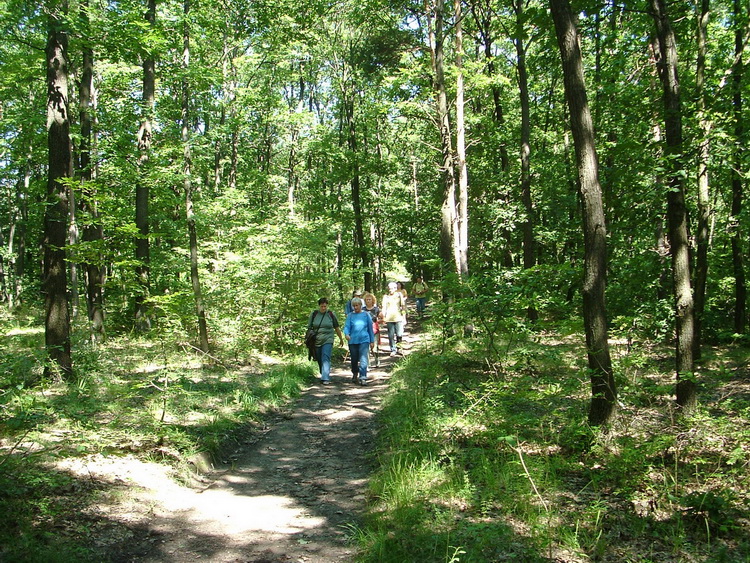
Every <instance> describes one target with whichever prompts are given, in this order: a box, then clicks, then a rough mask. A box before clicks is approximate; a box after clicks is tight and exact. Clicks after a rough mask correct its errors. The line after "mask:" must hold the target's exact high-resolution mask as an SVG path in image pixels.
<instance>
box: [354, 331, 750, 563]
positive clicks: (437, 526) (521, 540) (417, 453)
mask: <svg viewBox="0 0 750 563" xmlns="http://www.w3.org/2000/svg"><path fill="white" fill-rule="evenodd" d="M438 340H439V339H437V338H436V339H435V341H438ZM581 341H582V338H581V339H580V341H579V340H577V339H575V338H570V337H568V338H563V339H559V338H558V339H553V338H551V337H535V338H534V339H531V338H529V339H523V340H516V342H515V343H514V344H513V345H512V346H503V345H502V344H501V343H500V344H498V345H497V349H501V350H503V351H504V354H503V356H502V357H501V358H488V357H487V354H486V351H487V350H486V347H485V345H484V343H483V342H481V341H478V340H474V341H473V340H471V339H469V340H466V339H463V340H461V341H460V342H459V341H456V342H455V343H453V345H452V346H451V350H460V353H457V352H451V351H448V350H446V351H445V352H444V353H443V354H441V355H437V354H436V351H435V350H433V349H425V350H422V351H420V352H417V353H412V354H411V355H410V356H409V357H408V358H407V359H406V360H405V361H404V362H402V363H401V364H400V365H399V367H398V368H397V369H396V370H395V371H394V375H393V379H392V382H391V387H390V390H389V394H388V396H387V398H386V400H385V401H384V407H383V411H382V413H381V415H380V423H381V425H382V430H381V433H380V442H379V448H378V460H379V463H380V469H379V471H378V472H377V474H376V475H375V477H374V478H373V480H372V482H371V488H370V495H371V496H370V511H369V515H368V518H367V521H366V523H365V525H364V526H363V527H362V528H361V529H359V530H357V533H356V537H357V539H358V541H359V543H360V545H361V547H362V550H363V555H362V557H361V559H362V561H368V562H369V561H373V562H374V561H378V562H388V561H392V562H397V561H399V562H400V561H406V560H410V561H425V562H431V561H435V562H452V561H469V562H494V561H507V560H520V561H550V560H565V561H698V560H700V561H746V560H748V559H750V522H749V520H748V515H749V514H750V510H749V507H750V502H749V498H748V493H747V491H748V490H750V477H749V475H750V472H748V465H749V464H750V450H748V449H747V444H748V443H750V441H748V431H749V430H750V424H749V423H748V418H747V414H748V407H749V406H750V382H748V381H747V374H746V373H744V370H743V368H742V366H744V365H746V363H747V355H748V354H747V350H737V349H734V350H732V353H731V354H729V353H721V352H719V351H713V352H712V353H709V354H707V355H706V357H707V358H708V359H706V360H704V367H703V369H702V371H701V377H700V380H701V381H700V383H701V405H702V406H701V408H700V409H699V410H698V411H696V413H695V414H694V415H693V416H691V417H690V418H683V419H679V417H677V416H676V413H675V408H674V404H673V397H672V393H673V391H674V382H673V381H672V380H671V379H672V378H671V375H670V373H669V371H668V370H669V367H668V366H667V367H666V369H665V367H664V365H663V362H662V358H663V357H664V355H665V354H668V353H669V351H666V350H663V349H660V348H659V347H654V348H648V347H640V348H637V347H631V348H629V349H624V348H623V349H618V348H616V347H615V348H614V357H615V362H616V370H617V378H618V382H619V383H620V389H621V392H620V412H619V416H618V418H617V420H616V422H615V423H614V424H612V425H611V426H610V427H609V428H606V429H596V428H591V427H589V426H588V424H587V423H586V418H587V411H588V401H589V398H590V388H589V384H588V377H587V375H586V370H585V365H584V359H585V352H584V348H583V346H582V342H581ZM440 346H444V343H442V342H441V343H440Z"/></svg>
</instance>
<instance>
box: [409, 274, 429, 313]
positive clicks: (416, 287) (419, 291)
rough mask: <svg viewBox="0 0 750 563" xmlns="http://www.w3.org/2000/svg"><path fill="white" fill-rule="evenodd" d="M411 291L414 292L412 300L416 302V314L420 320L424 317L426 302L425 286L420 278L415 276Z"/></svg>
mask: <svg viewBox="0 0 750 563" xmlns="http://www.w3.org/2000/svg"><path fill="white" fill-rule="evenodd" d="M411 289H412V291H413V292H414V298H415V299H416V300H417V314H418V315H419V316H420V318H421V317H422V315H424V309H425V302H426V301H427V284H426V283H425V282H424V280H422V276H417V279H416V280H415V281H414V284H413V285H412V286H411Z"/></svg>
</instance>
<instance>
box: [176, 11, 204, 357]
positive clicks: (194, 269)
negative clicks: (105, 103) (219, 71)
mask: <svg viewBox="0 0 750 563" xmlns="http://www.w3.org/2000/svg"><path fill="white" fill-rule="evenodd" d="M183 6H184V17H185V23H184V24H183V25H184V28H183V35H182V71H183V73H184V76H183V78H182V115H181V121H182V145H183V151H184V152H183V159H184V160H183V175H184V179H183V185H184V188H185V213H186V216H187V227H188V238H189V245H190V281H191V283H192V285H193V297H194V298H195V312H196V315H197V316H198V335H199V340H200V349H201V350H202V351H203V352H204V353H208V327H207V325H206V309H205V307H204V305H203V293H202V291H201V279H200V274H199V272H198V235H197V234H196V230H195V211H194V209H193V181H192V177H191V174H192V154H191V151H190V78H189V71H190V0H185V2H184V3H183Z"/></svg>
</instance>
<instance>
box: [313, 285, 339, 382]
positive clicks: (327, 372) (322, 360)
mask: <svg viewBox="0 0 750 563" xmlns="http://www.w3.org/2000/svg"><path fill="white" fill-rule="evenodd" d="M307 330H314V331H315V349H316V350H315V358H316V359H317V360H318V367H319V368H320V382H321V383H322V384H323V385H328V384H329V383H330V382H331V352H332V351H333V340H334V336H335V335H338V337H339V346H343V345H344V335H343V334H341V328H340V327H339V320H338V319H337V318H336V315H334V314H333V312H332V311H329V310H328V299H326V298H325V297H321V298H320V299H318V308H317V309H315V310H314V311H313V312H312V313H310V319H309V320H308V321H307Z"/></svg>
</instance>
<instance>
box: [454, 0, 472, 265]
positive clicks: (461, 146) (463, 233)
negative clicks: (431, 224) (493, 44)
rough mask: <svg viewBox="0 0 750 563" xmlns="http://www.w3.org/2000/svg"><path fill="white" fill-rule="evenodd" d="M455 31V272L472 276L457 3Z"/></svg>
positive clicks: (457, 0) (460, 18) (460, 19)
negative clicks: (470, 268) (456, 195)
mask: <svg viewBox="0 0 750 563" xmlns="http://www.w3.org/2000/svg"><path fill="white" fill-rule="evenodd" d="M453 13H454V16H455V28H456V172H457V174H456V175H457V176H458V206H457V208H456V226H457V229H456V250H457V253H456V254H457V256H458V260H457V263H456V270H457V271H458V274H459V276H461V277H462V278H465V277H466V276H468V275H469V173H468V170H467V166H466V123H465V118H464V68H463V67H464V63H463V25H462V22H463V13H462V10H461V0H454V2H453Z"/></svg>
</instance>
